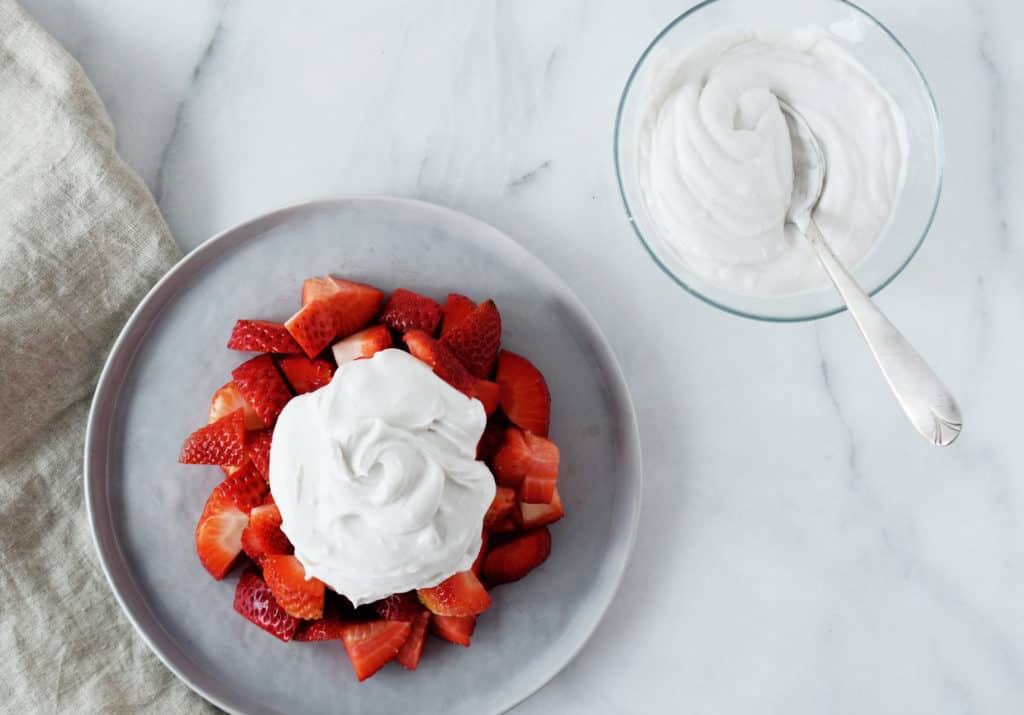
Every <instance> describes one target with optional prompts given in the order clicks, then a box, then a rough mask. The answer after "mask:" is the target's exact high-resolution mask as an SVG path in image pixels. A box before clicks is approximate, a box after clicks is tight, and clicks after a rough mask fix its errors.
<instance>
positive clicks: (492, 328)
mask: <svg viewBox="0 0 1024 715" xmlns="http://www.w3.org/2000/svg"><path fill="white" fill-rule="evenodd" d="M441 342H442V343H444V344H445V345H446V346H447V347H448V349H449V350H451V351H452V353H454V354H455V357H457V358H458V359H459V360H460V361H461V362H462V364H463V365H465V366H466V368H467V369H469V371H470V372H471V373H473V375H475V376H476V377H480V378H483V379H485V380H486V379H487V378H489V377H490V376H491V375H492V374H493V373H494V361H495V360H496V359H497V357H498V349H499V348H500V347H501V314H500V313H499V312H498V306H496V305H495V304H494V301H493V300H487V301H484V302H483V303H481V304H480V305H479V306H478V307H476V308H474V309H473V311H472V312H471V313H470V314H469V315H467V316H465V317H464V318H462V320H460V321H459V323H458V325H456V326H455V327H454V328H452V329H451V330H449V331H448V333H447V334H446V335H445V336H444V337H443V338H441Z"/></svg>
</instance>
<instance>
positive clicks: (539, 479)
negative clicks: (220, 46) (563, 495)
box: [519, 432, 559, 504]
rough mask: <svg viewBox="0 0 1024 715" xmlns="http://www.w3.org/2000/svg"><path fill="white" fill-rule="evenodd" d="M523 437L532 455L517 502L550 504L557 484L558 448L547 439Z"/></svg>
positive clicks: (534, 436)
mask: <svg viewBox="0 0 1024 715" xmlns="http://www.w3.org/2000/svg"><path fill="white" fill-rule="evenodd" d="M523 437H524V438H525V440H526V446H527V447H528V448H529V450H530V453H531V455H532V460H531V463H530V468H529V469H528V470H527V472H526V476H525V477H523V483H522V484H520V485H519V501H521V502H526V503H528V504H550V503H551V500H552V499H553V498H554V496H555V485H556V484H557V482H558V461H559V454H558V446H557V445H555V443H554V442H552V441H551V440H549V439H546V438H544V437H538V436H537V435H535V434H533V433H532V432H526V433H525V434H524V435H523Z"/></svg>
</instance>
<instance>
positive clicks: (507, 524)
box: [488, 516, 519, 534]
mask: <svg viewBox="0 0 1024 715" xmlns="http://www.w3.org/2000/svg"><path fill="white" fill-rule="evenodd" d="M515 531H519V527H518V526H516V522H515V519H513V518H512V516H506V517H505V518H504V519H502V520H501V521H498V522H495V524H494V525H493V526H492V527H491V528H490V529H488V532H490V533H491V534H511V533H512V532H515Z"/></svg>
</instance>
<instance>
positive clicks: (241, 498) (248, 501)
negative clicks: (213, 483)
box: [215, 460, 270, 514]
mask: <svg viewBox="0 0 1024 715" xmlns="http://www.w3.org/2000/svg"><path fill="white" fill-rule="evenodd" d="M269 490H270V487H269V486H268V485H267V482H266V480H265V479H264V478H263V475H261V474H260V473H259V471H257V469H256V467H255V466H253V463H252V460H246V462H245V464H243V465H242V466H241V467H239V468H238V469H236V470H233V471H232V472H231V474H229V475H228V476H226V477H224V481H222V482H221V483H220V484H218V485H217V488H216V490H215V491H216V492H218V493H219V494H220V495H221V496H222V497H224V498H225V499H229V500H230V501H232V502H233V503H234V505H235V506H236V507H238V508H239V509H240V510H241V511H242V512H244V513H246V514H248V513H249V512H250V511H252V508H253V507H255V506H259V505H260V504H262V503H263V499H264V498H265V497H266V496H267V492H268V491H269Z"/></svg>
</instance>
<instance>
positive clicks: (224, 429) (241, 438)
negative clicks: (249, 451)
mask: <svg viewBox="0 0 1024 715" xmlns="http://www.w3.org/2000/svg"><path fill="white" fill-rule="evenodd" d="M178 461H179V462H181V463H182V464H226V465H228V466H232V467H234V466H238V465H240V464H242V463H243V462H244V461H245V416H244V411H243V410H241V409H238V410H235V411H234V412H232V413H231V414H229V415H225V416H224V417H221V418H220V419H219V420H217V421H216V422H213V423H211V424H208V425H206V426H205V427H200V428H199V429H197V430H196V431H195V432H193V433H192V434H190V435H189V436H188V438H187V439H186V440H185V444H183V445H182V446H181V454H179V455H178Z"/></svg>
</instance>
